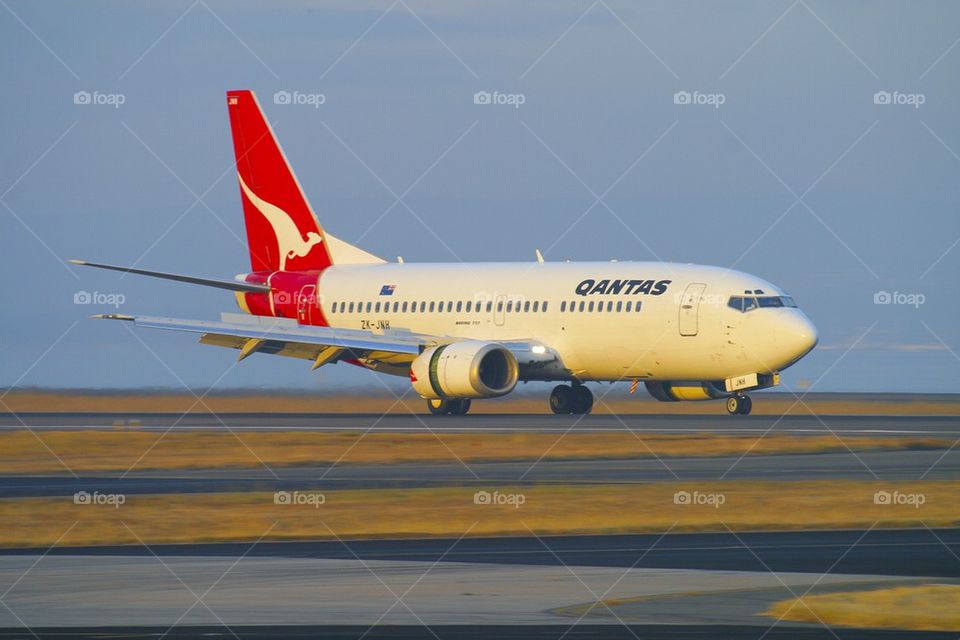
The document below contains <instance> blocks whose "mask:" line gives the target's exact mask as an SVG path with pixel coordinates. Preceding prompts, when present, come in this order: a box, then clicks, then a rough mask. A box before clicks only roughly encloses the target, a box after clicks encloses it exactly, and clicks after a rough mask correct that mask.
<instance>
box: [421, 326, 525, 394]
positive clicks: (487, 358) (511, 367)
mask: <svg viewBox="0 0 960 640" xmlns="http://www.w3.org/2000/svg"><path fill="white" fill-rule="evenodd" d="M519 372H520V371H519V366H518V365H517V358H516V357H515V356H514V355H513V353H511V352H510V351H509V350H508V349H507V348H506V347H504V346H503V345H500V344H497V343H495V342H481V341H478V340H464V341H463V342H454V343H452V344H444V345H440V346H438V347H431V348H429V349H427V350H426V351H424V352H423V353H421V354H420V355H419V356H417V357H416V359H415V360H414V361H413V363H412V364H411V366H410V381H411V382H412V383H413V390H414V391H416V392H417V393H419V394H420V396H421V397H423V398H428V399H431V398H495V397H497V396H502V395H506V394H508V393H510V392H511V391H513V388H514V387H515V386H517V378H518V377H519Z"/></svg>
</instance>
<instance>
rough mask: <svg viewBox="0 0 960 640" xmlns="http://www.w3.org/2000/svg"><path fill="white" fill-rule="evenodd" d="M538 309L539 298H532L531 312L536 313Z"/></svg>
mask: <svg viewBox="0 0 960 640" xmlns="http://www.w3.org/2000/svg"><path fill="white" fill-rule="evenodd" d="M538 311H540V301H539V300H534V301H533V312H534V313H537V312H538Z"/></svg>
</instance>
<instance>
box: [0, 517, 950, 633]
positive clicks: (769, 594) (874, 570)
mask: <svg viewBox="0 0 960 640" xmlns="http://www.w3.org/2000/svg"><path fill="white" fill-rule="evenodd" d="M958 552H960V530H957V529H941V530H933V531H931V530H928V529H911V530H869V531H834V532H813V531H810V532H775V533H774V532H753V533H741V534H732V533H729V532H725V533H690V534H676V533H673V534H667V535H663V536H660V535H640V536H550V537H542V538H535V537H525V538H467V539H461V540H454V539H446V540H443V539H434V540H363V541H361V540H347V541H326V542H316V541H304V542H264V543H260V544H254V545H251V544H215V545H202V544H201V545H158V546H151V547H149V548H147V547H144V546H136V545H134V546H118V547H103V548H97V549H69V548H55V549H53V550H51V551H50V552H49V553H46V554H43V553H39V552H37V551H25V550H21V551H15V550H7V551H4V552H2V553H0V586H2V587H3V588H4V590H6V591H7V593H6V595H5V596H4V604H5V605H6V606H7V607H8V608H7V609H6V610H0V626H3V627H6V628H7V629H12V628H14V627H16V626H18V625H26V626H29V627H31V628H34V627H59V628H61V630H63V632H69V633H74V634H84V633H88V632H90V633H92V631H91V630H92V629H97V628H102V627H107V626H109V627H118V628H129V627H133V626H134V625H141V626H145V627H150V628H155V629H159V628H163V627H170V626H181V625H187V626H188V627H190V628H194V629H200V628H208V629H210V628H215V627H218V626H219V627H221V631H223V630H224V629H225V628H229V629H232V628H233V627H240V628H243V629H259V631H258V633H263V634H264V636H263V637H275V636H271V635H270V634H269V633H267V632H268V631H269V630H270V629H273V633H276V634H277V636H283V635H284V630H285V629H286V627H287V626H288V625H294V626H296V627H299V628H304V629H308V628H313V627H312V626H315V625H354V626H353V627H349V626H344V627H342V629H343V632H344V633H345V634H347V635H345V636H344V637H349V633H351V632H352V631H350V629H354V630H356V632H357V636H359V635H361V633H362V631H361V627H362V626H364V625H366V626H367V627H369V626H373V625H406V626H402V627H399V628H400V629H402V630H403V631H398V634H400V635H398V636H397V637H409V636H404V635H403V634H414V633H415V632H416V630H417V628H418V627H420V632H423V631H424V630H423V629H422V625H429V626H431V627H438V628H440V627H443V626H444V625H530V626H531V628H536V629H539V628H541V627H543V628H547V627H552V628H553V629H554V634H555V635H556V634H557V633H559V632H562V631H563V630H564V628H565V627H569V626H570V625H575V626H577V627H592V626H593V625H601V626H603V625H611V624H620V623H624V624H628V625H638V627H637V628H639V629H647V630H650V631H651V634H652V635H650V636H647V637H689V635H688V632H690V631H691V629H692V628H693V627H690V625H691V624H692V623H695V625H704V626H703V627H700V628H701V629H704V628H709V629H711V630H712V633H710V634H708V636H709V637H723V636H722V635H720V632H728V631H730V629H737V628H740V629H752V630H751V631H750V634H752V635H756V636H758V635H759V634H762V633H763V632H764V631H765V630H766V629H768V628H770V627H771V626H774V623H775V619H774V618H771V617H769V616H766V615H763V612H764V611H766V610H767V608H768V607H769V606H770V605H771V604H773V603H774V602H777V601H779V600H784V599H788V598H790V597H792V596H794V595H799V594H801V593H804V592H805V591H807V590H810V589H812V591H811V592H812V593H823V592H826V591H837V590H856V589H870V588H879V587H890V586H899V585H909V584H915V583H917V582H921V581H922V582H930V581H935V582H938V583H941V584H942V583H950V584H954V583H960V561H958V560H957V553H958ZM598 603H599V604H598ZM648 625H654V626H650V627H648ZM655 625H665V626H666V627H665V628H657V627H656V626H655ZM775 627H776V628H778V629H786V628H791V629H794V630H795V631H797V632H800V631H804V630H808V629H811V628H815V627H811V626H810V625H804V624H798V623H790V622H777V623H776V625H775ZM317 628H318V629H319V628H322V629H326V627H317ZM468 629H469V627H462V630H468ZM611 629H612V627H611ZM558 630H559V631H558ZM822 630H823V629H821V631H822ZM382 631H383V630H382V629H380V628H379V626H378V632H382ZM465 632H466V631H465ZM668 632H669V633H668ZM681 632H682V633H681ZM604 633H605V631H604ZM657 633H659V634H661V635H656V634H657ZM804 633H806V631H804ZM670 634H673V635H670ZM108 635H111V636H112V637H115V634H114V633H113V632H109V633H108ZM322 635H323V634H322ZM601 635H603V633H601ZM0 637H2V635H0ZM381 637H385V636H381ZM387 637H389V636H387ZM441 637H444V636H441ZM457 637H461V636H460V634H457ZM534 637H535V636H534ZM574 637H576V636H574ZM581 637H582V636H581ZM641 637H644V636H641ZM774 637H777V636H776V635H775V636H774ZM780 637H784V636H780ZM789 637H804V636H803V635H793V636H789ZM809 637H819V636H817V635H811V636H809ZM844 637H855V636H847V635H846V634H845V635H844ZM891 637H919V636H918V635H917V634H913V635H901V636H896V635H891Z"/></svg>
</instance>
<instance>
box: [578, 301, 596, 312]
mask: <svg viewBox="0 0 960 640" xmlns="http://www.w3.org/2000/svg"><path fill="white" fill-rule="evenodd" d="M585 304H586V303H585V302H584V301H583V300H581V301H580V309H579V311H580V313H583V307H584V305H585ZM590 308H591V309H592V308H593V303H592V302H591V303H590Z"/></svg>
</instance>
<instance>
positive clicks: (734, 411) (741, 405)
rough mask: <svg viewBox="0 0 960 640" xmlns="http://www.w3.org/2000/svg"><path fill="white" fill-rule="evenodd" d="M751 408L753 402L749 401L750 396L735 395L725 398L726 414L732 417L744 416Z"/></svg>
mask: <svg viewBox="0 0 960 640" xmlns="http://www.w3.org/2000/svg"><path fill="white" fill-rule="evenodd" d="M752 408H753V401H752V400H751V399H750V396H744V395H735V396H730V397H729V398H727V413H729V414H730V415H732V416H735V415H741V416H745V415H747V414H749V413H750V409H752Z"/></svg>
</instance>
